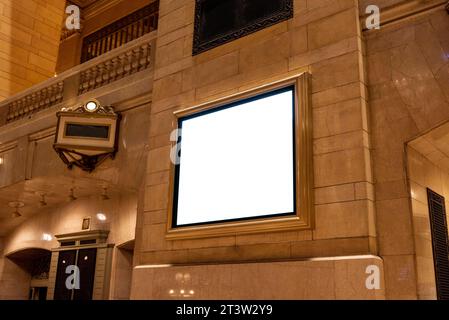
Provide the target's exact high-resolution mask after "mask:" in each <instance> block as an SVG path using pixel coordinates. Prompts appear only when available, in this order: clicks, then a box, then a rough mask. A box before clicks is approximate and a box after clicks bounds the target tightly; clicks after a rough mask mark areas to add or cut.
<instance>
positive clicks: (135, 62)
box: [131, 47, 140, 73]
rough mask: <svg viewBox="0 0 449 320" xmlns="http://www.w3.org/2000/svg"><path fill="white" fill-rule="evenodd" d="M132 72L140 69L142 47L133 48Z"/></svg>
mask: <svg viewBox="0 0 449 320" xmlns="http://www.w3.org/2000/svg"><path fill="white" fill-rule="evenodd" d="M132 56H133V59H132V66H131V67H132V73H136V72H137V71H139V61H140V48H139V47H136V48H134V49H132Z"/></svg>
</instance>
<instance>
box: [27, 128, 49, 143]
mask: <svg viewBox="0 0 449 320" xmlns="http://www.w3.org/2000/svg"><path fill="white" fill-rule="evenodd" d="M55 134H56V127H51V128H48V129H45V130H41V131H39V132H36V133H33V134H30V135H29V137H28V140H29V141H36V140H41V139H45V138H48V137H51V136H54V135H55Z"/></svg>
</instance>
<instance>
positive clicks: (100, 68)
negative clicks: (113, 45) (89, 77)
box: [94, 63, 104, 88]
mask: <svg viewBox="0 0 449 320" xmlns="http://www.w3.org/2000/svg"><path fill="white" fill-rule="evenodd" d="M96 69H97V77H96V79H95V86H94V88H98V87H101V85H102V82H103V72H104V63H100V64H98V65H97V66H96Z"/></svg>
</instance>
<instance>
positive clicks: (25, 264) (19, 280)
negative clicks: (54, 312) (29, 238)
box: [4, 248, 51, 300]
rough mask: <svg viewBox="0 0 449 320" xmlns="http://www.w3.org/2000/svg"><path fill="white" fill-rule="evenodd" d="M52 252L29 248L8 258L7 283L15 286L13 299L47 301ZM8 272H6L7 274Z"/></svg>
mask: <svg viewBox="0 0 449 320" xmlns="http://www.w3.org/2000/svg"><path fill="white" fill-rule="evenodd" d="M50 260H51V252H50V251H49V250H46V249H40V248H27V249H22V250H19V251H15V252H13V253H10V254H9V255H7V256H6V261H5V269H6V270H4V274H7V275H8V279H6V281H8V282H11V284H14V286H13V287H12V288H14V295H15V296H11V298H16V299H29V300H46V297H47V290H48V275H49V271H50ZM5 271H6V272H5Z"/></svg>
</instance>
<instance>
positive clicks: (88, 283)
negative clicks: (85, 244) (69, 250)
mask: <svg viewBox="0 0 449 320" xmlns="http://www.w3.org/2000/svg"><path fill="white" fill-rule="evenodd" d="M96 258H97V249H95V248H93V249H81V250H79V251H78V263H77V265H78V268H79V270H80V288H79V290H75V292H74V295H73V299H74V300H92V293H93V289H94V279H95V262H96Z"/></svg>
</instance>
